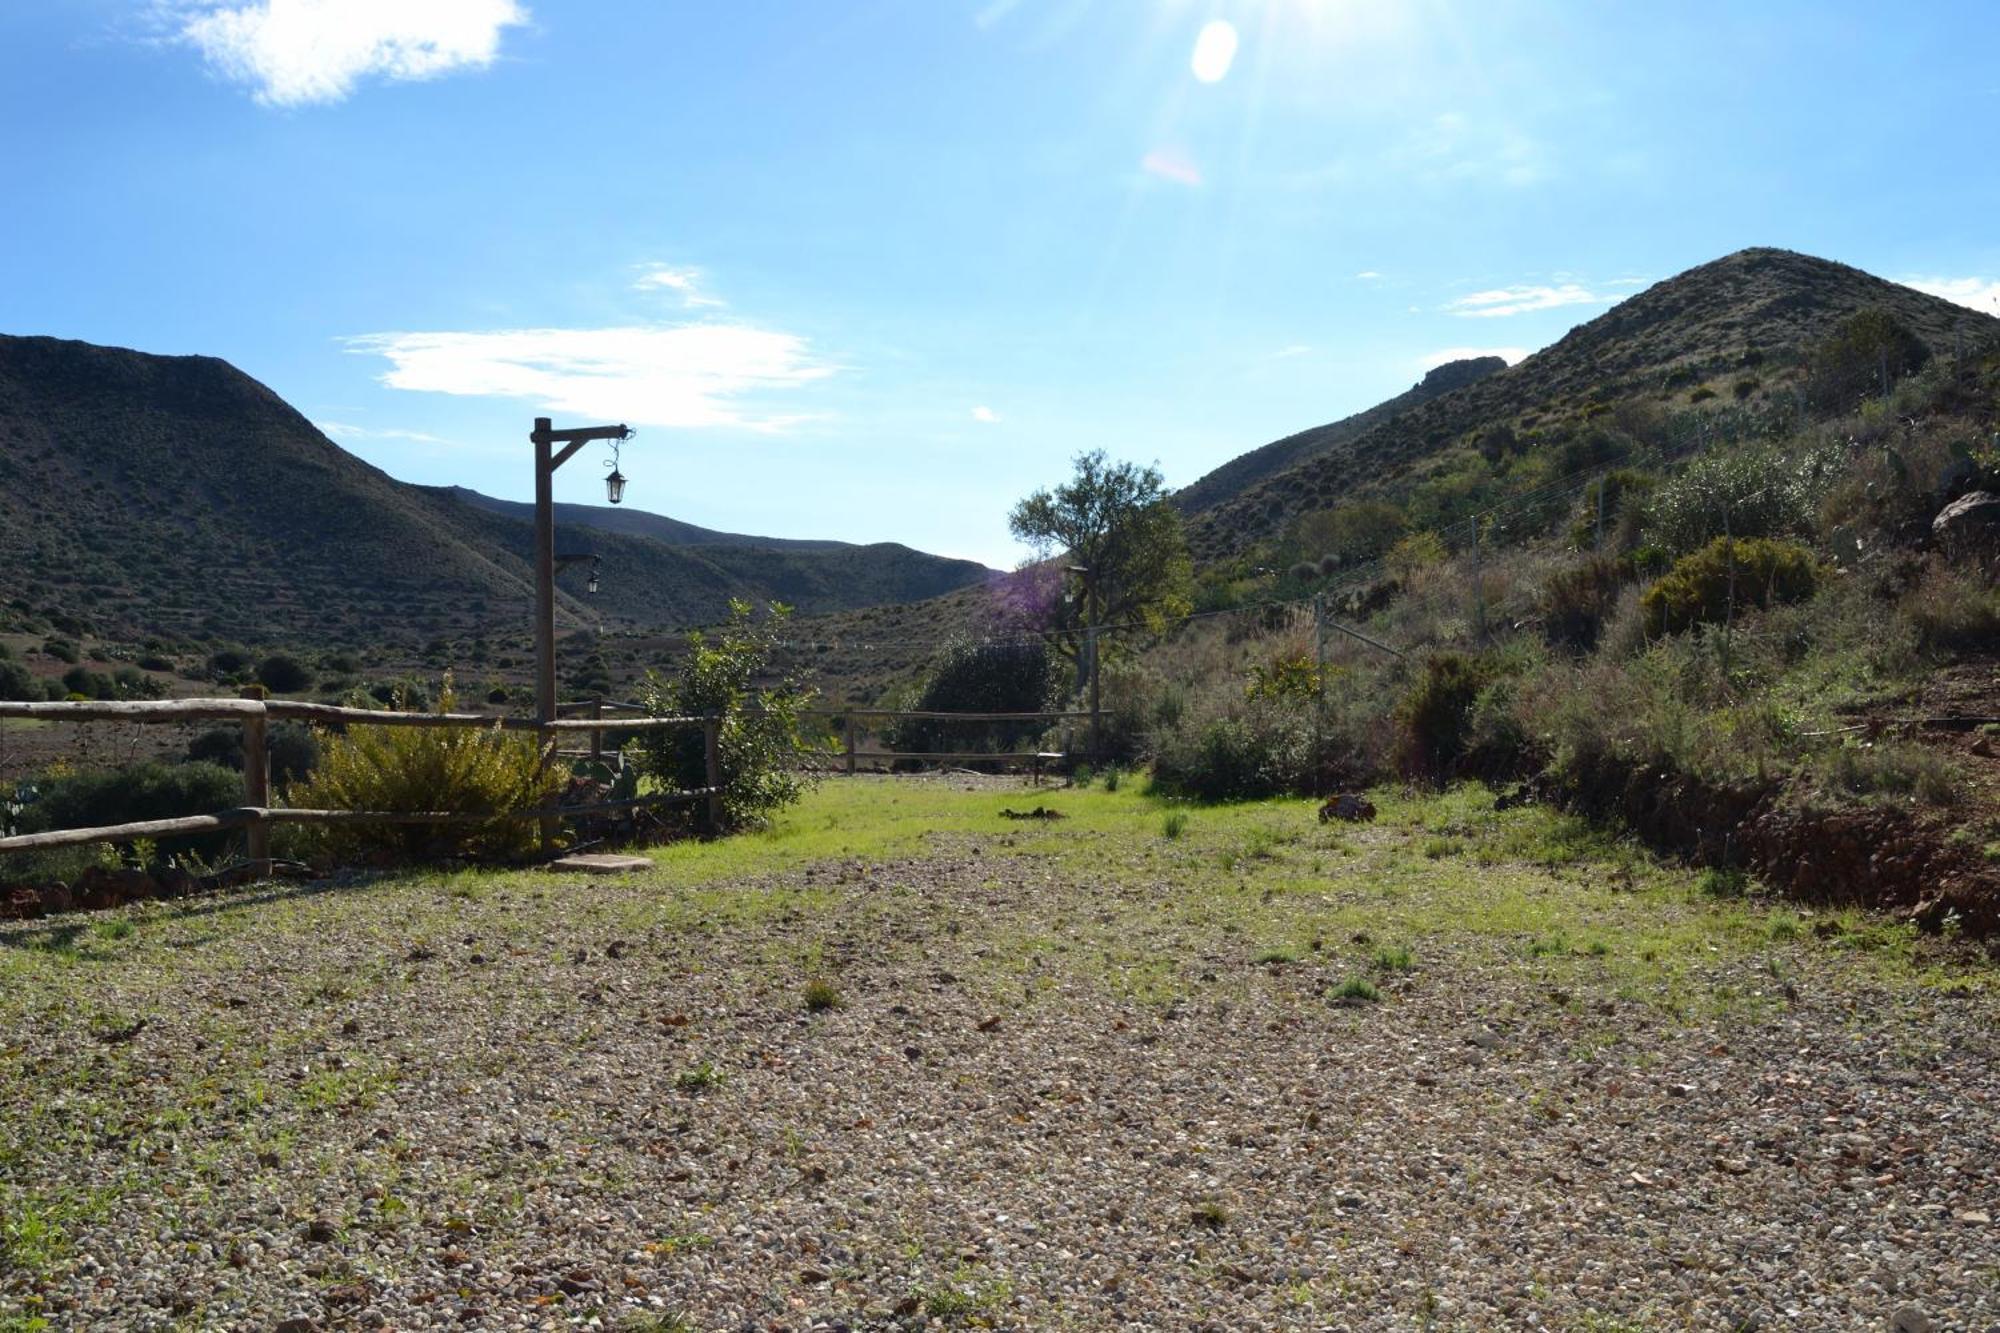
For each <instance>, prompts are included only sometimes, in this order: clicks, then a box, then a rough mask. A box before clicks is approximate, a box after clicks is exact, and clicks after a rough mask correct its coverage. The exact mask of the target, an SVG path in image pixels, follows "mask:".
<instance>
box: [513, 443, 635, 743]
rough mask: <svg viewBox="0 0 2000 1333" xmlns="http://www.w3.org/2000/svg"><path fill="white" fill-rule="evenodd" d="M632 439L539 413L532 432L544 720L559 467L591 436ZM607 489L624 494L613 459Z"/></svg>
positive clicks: (539, 715) (538, 712)
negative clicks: (563, 425)
mask: <svg viewBox="0 0 2000 1333" xmlns="http://www.w3.org/2000/svg"><path fill="white" fill-rule="evenodd" d="M631 438H632V431H631V429H630V428H629V427H627V426H622V425H621V426H581V427H578V428H576V429H573V430H556V429H554V428H553V427H552V424H551V422H550V421H549V418H547V417H536V418H535V429H534V430H533V431H532V432H530V434H529V435H528V439H529V440H530V441H532V442H533V443H534V446H535V717H536V719H537V720H538V721H541V722H553V721H555V720H556V513H555V475H556V469H557V468H559V467H561V466H562V465H563V464H564V463H567V462H568V461H569V460H570V458H571V457H572V456H573V455H574V454H575V453H576V451H577V450H579V449H581V448H583V446H584V445H586V444H589V443H591V442H592V441H593V440H617V441H623V440H629V439H631ZM557 445H561V446H562V447H561V448H560V449H557V447H556V446H557ZM604 493H605V497H606V498H607V499H609V500H610V501H611V503H612V504H617V503H619V502H620V501H621V500H623V499H624V498H625V478H624V476H623V475H622V474H621V473H620V472H619V471H618V464H617V460H616V459H615V458H614V459H613V460H612V465H611V475H610V476H608V477H606V478H605V479H604ZM590 582H591V585H592V586H591V591H592V592H595V591H597V588H596V584H597V570H596V567H595V566H594V565H593V566H592V569H591V574H590Z"/></svg>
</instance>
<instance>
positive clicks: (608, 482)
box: [604, 468, 625, 504]
mask: <svg viewBox="0 0 2000 1333" xmlns="http://www.w3.org/2000/svg"><path fill="white" fill-rule="evenodd" d="M604 498H605V499H607V500H609V501H611V503H612V504H619V503H621V502H622V501H623V500H624V499H625V474H624V473H622V472H620V471H618V469H616V468H613V469H612V470H611V474H610V475H609V476H607V477H605V479H604Z"/></svg>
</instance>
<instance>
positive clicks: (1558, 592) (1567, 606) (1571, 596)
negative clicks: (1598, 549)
mask: <svg viewBox="0 0 2000 1333" xmlns="http://www.w3.org/2000/svg"><path fill="white" fill-rule="evenodd" d="M1626 577H1627V572H1626V568H1625V567H1624V566H1622V565H1621V564H1619V562H1618V561H1615V560H1607V559H1605V558H1604V557H1602V556H1591V557H1589V558H1587V559H1584V560H1582V561H1579V562H1578V563H1576V564H1574V565H1570V566H1567V567H1566V568H1563V569H1559V570H1557V571H1556V572H1555V573H1554V574H1552V575H1550V576H1549V579H1548V582H1546V583H1544V584H1543V585H1542V591H1541V595H1540V597H1539V598H1538V599H1537V600H1538V602H1539V604H1540V609H1541V613H1542V637H1543V638H1544V639H1546V640H1548V642H1549V644H1550V645H1551V646H1552V647H1556V648H1567V649H1570V650H1571V651H1574V652H1589V651H1590V650H1591V649H1592V648H1595V647H1596V646H1597V639H1598V636H1599V635H1600V634H1602V633H1603V631H1604V621H1605V619H1606V618H1607V617H1608V616H1610V614H1611V612H1612V610H1613V609H1614V608H1615V607H1616V606H1617V605H1618V594H1619V592H1620V590H1621V589H1622V588H1623V587H1624V586H1625V579H1626Z"/></svg>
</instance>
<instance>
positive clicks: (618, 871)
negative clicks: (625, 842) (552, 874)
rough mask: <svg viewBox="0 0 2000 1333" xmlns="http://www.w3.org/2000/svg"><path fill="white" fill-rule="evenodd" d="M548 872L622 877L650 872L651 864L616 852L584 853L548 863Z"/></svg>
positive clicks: (641, 857) (640, 857) (643, 858)
mask: <svg viewBox="0 0 2000 1333" xmlns="http://www.w3.org/2000/svg"><path fill="white" fill-rule="evenodd" d="M548 868H549V869H550V870H563V871H573V872H579V873H582V874H586V875H623V874H629V873H631V872H632V871H635V870H651V869H652V868H653V863H652V862H651V861H649V860H647V859H646V858H645V857H643V856H620V855H618V854H617V853H616V852H584V853H579V854H577V855H574V856H564V857H559V858H558V859H556V860H554V861H551V862H549V867H548Z"/></svg>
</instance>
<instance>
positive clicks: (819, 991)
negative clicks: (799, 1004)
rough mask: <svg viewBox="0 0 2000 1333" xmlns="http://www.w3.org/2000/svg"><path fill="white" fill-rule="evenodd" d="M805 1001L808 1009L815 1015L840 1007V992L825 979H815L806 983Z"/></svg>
mask: <svg viewBox="0 0 2000 1333" xmlns="http://www.w3.org/2000/svg"><path fill="white" fill-rule="evenodd" d="M805 999H806V1008H807V1009H808V1010H809V1011H811V1012H812V1013H815V1014H823V1013H825V1012H826V1011H827V1010H829V1009H838V1008H839V1007H840V992H839V991H838V990H836V989H835V988H834V985H833V983H832V982H831V981H828V980H827V979H826V978H825V977H814V978H813V979H812V980H811V981H808V982H807V983H806V994H805Z"/></svg>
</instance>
